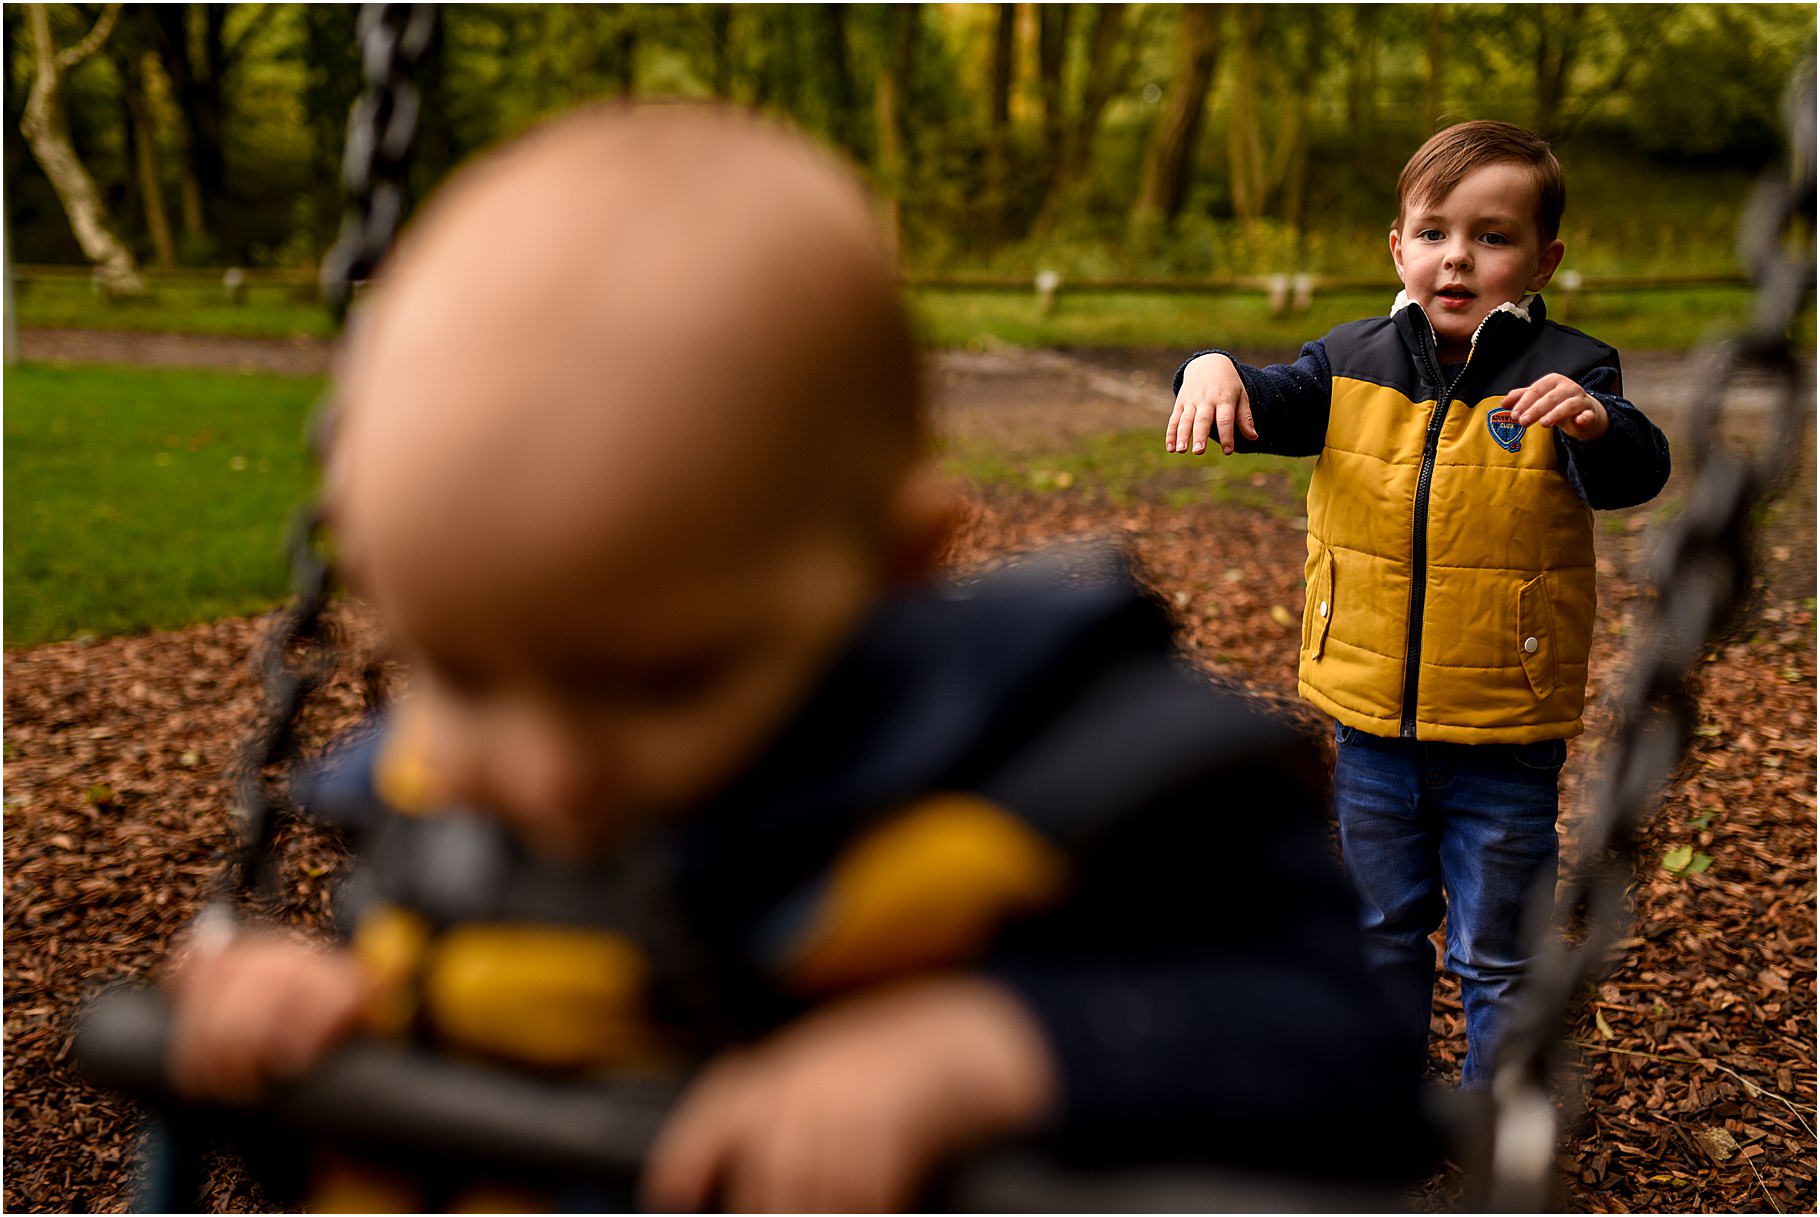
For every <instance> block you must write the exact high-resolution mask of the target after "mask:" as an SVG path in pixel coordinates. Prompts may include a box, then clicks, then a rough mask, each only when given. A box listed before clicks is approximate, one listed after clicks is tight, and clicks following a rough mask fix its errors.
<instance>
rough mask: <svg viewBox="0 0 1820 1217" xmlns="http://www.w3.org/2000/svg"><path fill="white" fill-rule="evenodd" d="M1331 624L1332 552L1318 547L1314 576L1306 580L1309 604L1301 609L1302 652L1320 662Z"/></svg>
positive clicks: (1324, 547)
mask: <svg viewBox="0 0 1820 1217" xmlns="http://www.w3.org/2000/svg"><path fill="white" fill-rule="evenodd" d="M1332 624H1333V551H1332V550H1331V549H1328V548H1327V547H1326V546H1322V547H1321V556H1320V557H1319V558H1317V559H1316V560H1315V567H1314V574H1313V575H1312V576H1311V577H1310V578H1309V580H1308V601H1307V603H1306V604H1305V605H1304V606H1303V608H1302V651H1303V653H1305V654H1306V655H1307V656H1308V657H1309V658H1310V659H1319V658H1320V657H1321V652H1322V651H1323V650H1325V649H1326V646H1327V627H1328V626H1330V625H1332Z"/></svg>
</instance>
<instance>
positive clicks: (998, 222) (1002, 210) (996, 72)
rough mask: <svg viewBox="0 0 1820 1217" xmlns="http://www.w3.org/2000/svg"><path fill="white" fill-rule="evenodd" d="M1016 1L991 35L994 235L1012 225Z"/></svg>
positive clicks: (989, 183) (989, 170)
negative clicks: (1012, 112) (1013, 83)
mask: <svg viewBox="0 0 1820 1217" xmlns="http://www.w3.org/2000/svg"><path fill="white" fill-rule="evenodd" d="M1016 54H1017V5H1015V4H1001V5H999V6H998V20H997V23H996V27H995V29H994V31H993V39H992V81H991V84H990V87H989V88H988V90H987V98H986V206H985V212H986V226H987V229H988V231H990V232H991V233H992V235H993V236H995V237H999V236H1003V235H1004V234H1005V231H1006V229H1007V228H1009V226H1010V225H1009V215H1008V213H1009V211H1010V203H1011V198H1010V188H1011V76H1012V70H1013V68H1014V67H1015V66H1016V62H1017V60H1016Z"/></svg>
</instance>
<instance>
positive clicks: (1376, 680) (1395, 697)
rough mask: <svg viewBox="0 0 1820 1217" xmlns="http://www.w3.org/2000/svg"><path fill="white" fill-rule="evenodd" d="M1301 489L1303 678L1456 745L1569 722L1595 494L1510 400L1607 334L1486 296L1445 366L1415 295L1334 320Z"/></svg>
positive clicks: (1591, 601) (1585, 637)
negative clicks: (1521, 421)
mask: <svg viewBox="0 0 1820 1217" xmlns="http://www.w3.org/2000/svg"><path fill="white" fill-rule="evenodd" d="M1325 345H1326V350H1327V357H1328V361H1329V363H1330V365H1331V366H1332V370H1333V396H1332V403H1331V409H1330V412H1329V416H1328V424H1327V435H1326V443H1325V446H1324V448H1323V449H1322V452H1321V455H1320V457H1319V459H1318V460H1317V462H1316V464H1315V469H1314V476H1313V480H1312V482H1311V483H1310V485H1309V489H1308V563H1307V568H1306V574H1307V580H1308V601H1307V607H1306V610H1305V613H1304V616H1303V624H1302V650H1301V668H1300V680H1299V684H1300V689H1301V693H1302V695H1303V696H1304V697H1306V698H1308V700H1310V701H1311V702H1313V703H1314V704H1315V705H1317V706H1319V707H1320V708H1321V709H1323V710H1325V711H1326V712H1327V713H1329V714H1331V715H1332V716H1333V717H1334V718H1335V719H1337V720H1338V721H1340V722H1341V723H1344V724H1346V725H1347V726H1350V727H1354V728H1356V729H1358V730H1361V731H1365V732H1368V733H1370V734H1373V735H1380V736H1403V737H1406V738H1414V739H1422V740H1442V741H1448V742H1453V743H1464V744H1492V743H1512V744H1516V743H1529V742H1531V741H1534V740H1542V739H1555V738H1563V737H1567V736H1572V735H1577V734H1579V732H1580V731H1581V722H1580V714H1581V710H1582V708H1583V706H1584V703H1585V700H1586V659H1587V652H1588V651H1589V649H1590V647H1591V643H1592V630H1593V615H1594V609H1595V605H1596V594H1595V591H1594V567H1593V563H1594V557H1593V532H1592V510H1591V508H1589V507H1588V506H1587V505H1586V503H1585V502H1584V501H1582V500H1581V499H1580V497H1579V496H1578V495H1577V494H1575V493H1574V491H1573V489H1572V488H1571V487H1570V486H1569V485H1568V482H1567V480H1566V478H1565V477H1563V476H1562V473H1561V471H1560V469H1559V466H1558V460H1557V455H1556V449H1555V443H1554V435H1553V433H1552V432H1551V431H1549V430H1545V429H1542V428H1519V427H1515V426H1514V425H1512V424H1511V423H1510V421H1509V417H1508V415H1501V405H1502V399H1503V397H1504V395H1505V394H1507V393H1509V392H1512V391H1513V390H1515V389H1517V388H1520V387H1522V386H1523V385H1527V384H1530V383H1532V382H1533V381H1535V380H1536V379H1538V378H1539V377H1541V376H1542V375H1544V374H1545V373H1548V372H1561V373H1564V374H1566V375H1568V376H1572V377H1574V378H1575V379H1581V378H1583V377H1584V375H1585V374H1586V373H1588V372H1590V371H1591V370H1592V369H1593V368H1595V367H1599V366H1601V365H1606V364H1611V363H1612V362H1613V361H1614V360H1615V358H1616V353H1615V352H1614V351H1612V350H1611V348H1609V347H1607V346H1605V345H1604V344H1602V343H1599V342H1597V341H1595V340H1593V339H1591V338H1588V337H1586V336H1585V335H1583V334H1580V333H1578V332H1576V331H1573V330H1568V329H1564V328H1562V327H1560V326H1556V325H1553V324H1549V323H1532V322H1531V321H1530V320H1529V319H1528V318H1527V317H1526V316H1524V315H1523V314H1522V313H1521V312H1510V311H1499V312H1494V313H1492V314H1491V315H1490V316H1489V317H1487V318H1486V319H1485V321H1484V322H1483V323H1482V324H1481V325H1480V327H1479V331H1478V333H1477V334H1476V335H1475V337H1474V340H1473V348H1472V354H1471V355H1470V356H1469V358H1468V360H1467V363H1466V365H1465V367H1464V368H1462V369H1460V370H1459V372H1458V374H1457V375H1456V376H1455V377H1454V378H1453V379H1452V382H1451V383H1449V381H1448V379H1447V378H1446V377H1444V376H1443V374H1442V372H1441V369H1440V366H1439V361H1438V360H1437V359H1436V357H1435V346H1434V334H1433V331H1432V329H1430V327H1429V325H1428V319H1427V317H1426V315H1424V314H1423V312H1422V310H1421V308H1420V306H1417V305H1410V306H1409V307H1407V308H1405V309H1402V310H1400V311H1399V312H1397V313H1395V314H1393V315H1392V316H1390V317H1381V318H1373V319H1370V320H1366V321H1360V322H1354V323H1352V324H1350V325H1345V326H1341V327H1339V328H1338V329H1336V330H1335V331H1333V333H1331V334H1329V335H1328V336H1327V338H1326V340H1325Z"/></svg>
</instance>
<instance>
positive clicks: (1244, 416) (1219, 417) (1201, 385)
mask: <svg viewBox="0 0 1820 1217" xmlns="http://www.w3.org/2000/svg"><path fill="white" fill-rule="evenodd" d="M1235 423H1236V425H1237V431H1238V432H1239V433H1241V434H1243V435H1244V436H1245V438H1246V439H1256V438H1257V437H1258V429H1257V424H1256V423H1255V422H1254V421H1253V420H1252V417H1251V398H1250V397H1248V396H1247V395H1246V393H1245V382H1244V381H1242V380H1240V379H1239V370H1238V367H1237V366H1236V365H1235V364H1234V363H1233V362H1232V360H1231V359H1228V358H1227V357H1226V356H1224V355H1202V356H1201V357H1200V358H1198V359H1195V360H1192V361H1191V362H1190V363H1189V364H1188V366H1187V367H1186V368H1184V369H1183V371H1182V391H1181V392H1180V393H1177V394H1176V395H1175V409H1174V410H1173V411H1172V412H1171V413H1170V415H1169V426H1168V427H1167V428H1166V429H1165V430H1164V432H1163V450H1164V451H1165V452H1189V451H1192V452H1193V453H1194V454H1195V455H1196V456H1199V455H1200V454H1201V453H1203V452H1205V451H1207V440H1208V437H1209V436H1212V435H1217V436H1218V438H1219V442H1220V451H1221V452H1224V453H1225V454H1226V455H1227V456H1231V455H1232V446H1233V443H1234V442H1235V437H1234V425H1235Z"/></svg>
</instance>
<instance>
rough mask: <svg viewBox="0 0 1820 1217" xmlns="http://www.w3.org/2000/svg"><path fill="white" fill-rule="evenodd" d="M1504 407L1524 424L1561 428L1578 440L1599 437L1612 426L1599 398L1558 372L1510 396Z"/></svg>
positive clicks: (1520, 423) (1505, 400) (1526, 425)
mask: <svg viewBox="0 0 1820 1217" xmlns="http://www.w3.org/2000/svg"><path fill="white" fill-rule="evenodd" d="M1504 408H1505V409H1506V410H1509V411H1510V412H1511V414H1512V415H1514V416H1515V418H1516V420H1517V422H1518V424H1519V425H1521V426H1525V427H1559V428H1561V430H1563V431H1565V432H1567V434H1569V435H1571V436H1573V437H1574V438H1575V439H1578V440H1591V439H1598V438H1599V437H1600V436H1601V435H1604V434H1605V432H1606V429H1607V428H1608V427H1610V426H1611V416H1610V415H1608V414H1606V412H1605V407H1604V406H1603V405H1602V404H1600V402H1599V399H1598V398H1596V397H1594V396H1593V395H1592V394H1590V393H1588V392H1587V391H1586V390H1585V389H1583V388H1581V387H1580V385H1579V382H1578V381H1576V380H1574V379H1573V378H1572V377H1569V376H1563V375H1561V373H1559V372H1550V373H1549V374H1548V375H1546V376H1544V377H1543V378H1542V379H1540V380H1538V381H1536V382H1535V383H1534V384H1532V385H1525V386H1524V387H1523V388H1521V389H1518V390H1517V391H1516V392H1515V393H1511V394H1509V395H1507V396H1506V397H1505V398H1504Z"/></svg>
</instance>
